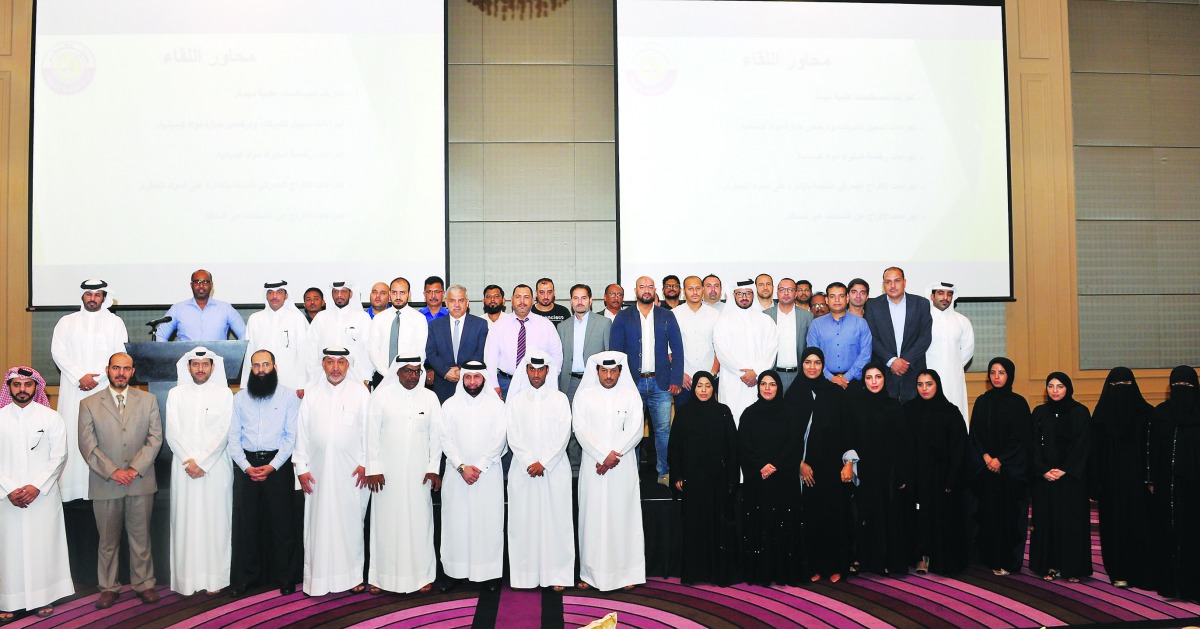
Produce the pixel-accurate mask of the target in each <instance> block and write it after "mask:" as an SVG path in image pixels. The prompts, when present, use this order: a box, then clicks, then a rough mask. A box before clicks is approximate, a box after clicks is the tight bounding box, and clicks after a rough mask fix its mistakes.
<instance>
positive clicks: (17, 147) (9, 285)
mask: <svg viewBox="0 0 1200 629" xmlns="http://www.w3.org/2000/svg"><path fill="white" fill-rule="evenodd" d="M32 25H33V0H0V55H3V56H0V243H3V245H2V246H0V264H2V265H3V272H2V273H0V334H2V335H3V338H0V367H3V368H7V367H9V366H12V365H16V364H30V363H31V362H32V355H33V351H32V347H33V323H32V320H33V318H32V316H31V315H30V313H28V312H26V311H25V307H26V306H27V305H28V304H29V282H28V277H29V162H28V159H29V41H30V36H31V29H32Z"/></svg>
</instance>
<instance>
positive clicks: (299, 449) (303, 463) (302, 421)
mask: <svg viewBox="0 0 1200 629" xmlns="http://www.w3.org/2000/svg"><path fill="white" fill-rule="evenodd" d="M308 422H309V405H308V404H302V405H300V416H299V417H298V418H297V419H296V449H295V450H293V451H292V467H293V468H294V469H295V472H296V476H297V477H300V476H302V475H304V474H307V473H308V471H309V470H308Z"/></svg>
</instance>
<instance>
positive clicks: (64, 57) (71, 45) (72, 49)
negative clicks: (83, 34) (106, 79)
mask: <svg viewBox="0 0 1200 629" xmlns="http://www.w3.org/2000/svg"><path fill="white" fill-rule="evenodd" d="M95 76H96V58H95V57H94V56H92V51H91V50H88V47H87V46H84V45H83V44H81V43H79V42H73V41H67V42H61V43H58V44H55V45H54V46H53V47H51V48H50V52H48V53H47V54H46V57H45V58H44V59H43V60H42V80H43V81H45V82H46V86H47V87H49V88H50V89H52V90H54V91H55V92H58V93H59V94H63V95H66V96H69V95H71V94H78V93H79V92H82V91H83V90H85V89H87V87H88V86H89V85H91V84H92V79H93V78H95Z"/></svg>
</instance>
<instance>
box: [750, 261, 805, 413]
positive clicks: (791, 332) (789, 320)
mask: <svg viewBox="0 0 1200 629" xmlns="http://www.w3.org/2000/svg"><path fill="white" fill-rule="evenodd" d="M760 277H761V276H760ZM775 290H776V293H777V294H778V295H779V303H777V304H775V305H774V306H771V307H770V308H767V309H766V310H764V311H763V314H765V315H767V316H768V317H771V320H772V321H774V322H775V325H776V327H777V328H778V331H779V334H778V335H777V338H778V339H779V350H778V352H777V353H776V355H775V371H777V372H779V379H780V381H781V382H780V383H779V390H780V391H787V389H788V387H790V386H792V382H794V381H795V380H796V374H797V372H798V370H799V368H800V362H799V358H800V356H803V355H804V347H805V345H807V344H808V324H810V323H812V318H813V316H812V313H811V312H809V311H807V310H805V309H803V308H798V307H796V281H795V280H793V279H792V278H790V277H785V278H783V279H781V280H779V284H778V286H777V288H776V289H775Z"/></svg>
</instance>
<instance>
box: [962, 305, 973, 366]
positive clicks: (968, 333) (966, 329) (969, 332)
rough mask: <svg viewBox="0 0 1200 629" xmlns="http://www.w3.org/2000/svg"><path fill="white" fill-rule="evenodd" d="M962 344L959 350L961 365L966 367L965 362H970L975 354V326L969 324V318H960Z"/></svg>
mask: <svg viewBox="0 0 1200 629" xmlns="http://www.w3.org/2000/svg"><path fill="white" fill-rule="evenodd" d="M962 325H963V331H962V344H961V345H960V347H959V351H960V352H962V366H963V369H966V367H967V363H969V362H971V358H972V357H974V356H975V328H974V326H972V325H971V320H970V319H968V318H966V317H963V318H962Z"/></svg>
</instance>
